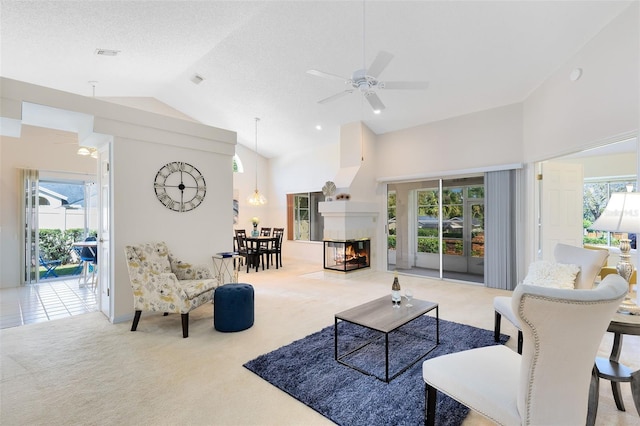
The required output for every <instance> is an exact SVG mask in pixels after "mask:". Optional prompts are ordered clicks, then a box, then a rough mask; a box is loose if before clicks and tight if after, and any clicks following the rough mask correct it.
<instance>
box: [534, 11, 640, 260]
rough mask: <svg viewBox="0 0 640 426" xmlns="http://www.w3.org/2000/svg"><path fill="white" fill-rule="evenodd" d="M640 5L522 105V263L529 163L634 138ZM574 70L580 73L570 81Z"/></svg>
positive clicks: (639, 116)
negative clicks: (524, 186)
mask: <svg viewBox="0 0 640 426" xmlns="http://www.w3.org/2000/svg"><path fill="white" fill-rule="evenodd" d="M639 6H640V5H639V3H638V2H633V4H632V5H631V6H629V8H627V9H626V10H625V11H624V12H623V13H622V14H620V15H619V16H618V17H617V18H615V19H614V20H613V21H612V22H611V23H610V24H609V25H608V26H606V27H605V28H604V29H603V30H602V31H601V32H600V33H599V34H598V35H596V36H595V37H594V38H593V39H592V40H591V41H589V42H588V43H587V44H586V45H585V46H584V47H583V48H582V49H580V51H578V52H576V54H575V55H574V56H573V57H572V58H568V59H567V62H566V63H565V64H564V65H563V66H562V67H560V68H559V69H558V70H557V71H556V72H555V73H554V74H553V75H551V76H549V78H548V79H547V80H546V81H545V82H544V83H543V84H542V85H541V86H540V87H539V88H538V89H537V90H535V91H534V92H533V93H532V94H531V95H530V96H529V97H528V98H527V99H526V100H525V101H524V125H523V129H524V135H523V141H524V144H523V146H524V150H523V161H524V162H526V163H527V164H528V165H529V166H528V167H527V171H528V172H527V175H526V177H525V179H526V188H525V200H524V206H525V209H526V212H527V217H526V230H527V234H526V236H525V238H524V240H525V242H526V243H525V244H526V248H525V254H524V256H523V257H524V258H525V259H528V260H533V259H534V258H535V251H536V227H535V223H536V218H535V215H534V212H535V209H534V206H535V203H536V199H535V194H536V180H535V173H536V170H535V167H533V163H534V162H536V161H541V160H547V159H552V158H554V157H558V156H562V155H566V154H570V153H574V152H579V151H582V150H584V149H587V148H592V147H594V146H599V145H602V144H605V143H607V142H617V141H620V140H623V139H628V138H629V137H632V136H637V135H638V128H639V121H640V109H639V107H638V101H639V98H640V85H639V80H640V68H639V64H640V36H639V22H640V20H639V19H638V18H639V16H640V12H639ZM575 68H582V69H583V74H582V77H581V78H580V79H579V80H578V81H576V82H572V81H570V80H569V74H570V73H571V70H573V69H575ZM638 155H639V153H637V152H636V158H638ZM638 161H639V160H636V164H638ZM636 174H637V167H636Z"/></svg>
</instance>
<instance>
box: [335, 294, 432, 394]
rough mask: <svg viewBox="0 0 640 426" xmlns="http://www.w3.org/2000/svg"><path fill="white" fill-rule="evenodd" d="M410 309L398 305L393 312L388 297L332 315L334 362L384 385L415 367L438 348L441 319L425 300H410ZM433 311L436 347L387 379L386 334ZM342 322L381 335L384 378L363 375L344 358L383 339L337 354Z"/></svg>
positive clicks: (374, 339)
mask: <svg viewBox="0 0 640 426" xmlns="http://www.w3.org/2000/svg"><path fill="white" fill-rule="evenodd" d="M411 304H412V305H413V306H411V307H406V306H405V305H400V307H398V308H394V307H393V305H392V303H391V296H384V297H381V298H379V299H376V300H372V301H370V302H367V303H364V304H362V305H359V306H356V307H354V308H351V309H347V310H346V311H342V312H339V313H337V314H335V325H334V345H335V346H334V349H335V351H334V353H335V359H336V361H338V362H339V363H341V364H343V365H346V366H347V367H350V368H353V369H355V370H358V371H360V372H362V373H364V374H368V375H372V376H374V377H376V378H378V379H380V380H382V381H384V382H387V383H389V382H390V381H391V380H393V379H394V378H396V377H398V376H399V375H400V374H402V373H404V372H405V371H406V370H407V369H408V368H409V367H411V366H412V365H414V364H415V363H416V362H418V361H419V360H420V359H422V358H423V357H424V356H425V355H427V354H428V353H429V352H431V351H432V350H434V349H435V348H436V347H437V346H438V344H440V318H439V312H438V304H437V303H434V302H428V301H426V300H419V299H413V300H412V301H411ZM434 309H435V312H436V316H435V319H436V339H435V341H436V343H435V345H433V346H432V347H429V349H428V350H427V351H426V352H425V353H422V354H421V355H420V356H418V357H417V358H415V359H413V360H411V361H410V362H409V364H408V365H406V366H404V367H403V368H402V369H401V370H400V371H398V372H396V373H395V374H393V375H392V376H391V377H389V334H390V333H391V332H393V331H396V330H398V329H399V328H400V327H402V326H403V325H406V324H408V323H410V322H411V321H413V320H415V319H416V318H419V317H421V316H422V315H424V314H426V313H427V312H431V311H432V310H434ZM339 321H344V322H348V323H352V324H356V325H359V326H362V327H365V328H368V329H370V330H375V331H377V332H380V333H382V334H383V335H384V339H385V342H384V347H385V374H384V377H378V376H377V375H376V374H374V373H372V372H370V371H366V370H365V369H363V368H360V367H357V366H355V365H353V364H351V363H348V362H347V361H346V360H345V357H347V356H349V355H352V354H354V353H356V352H358V351H360V350H362V349H364V348H365V347H367V346H368V345H370V344H372V343H373V342H375V341H377V340H379V339H381V338H382V337H383V336H382V335H377V336H376V337H374V338H373V339H370V340H368V341H366V342H365V343H363V344H362V345H360V346H358V347H356V348H355V349H352V350H349V351H348V352H346V353H343V354H339V353H338V322H339Z"/></svg>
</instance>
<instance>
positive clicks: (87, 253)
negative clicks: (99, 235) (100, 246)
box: [78, 237, 98, 290]
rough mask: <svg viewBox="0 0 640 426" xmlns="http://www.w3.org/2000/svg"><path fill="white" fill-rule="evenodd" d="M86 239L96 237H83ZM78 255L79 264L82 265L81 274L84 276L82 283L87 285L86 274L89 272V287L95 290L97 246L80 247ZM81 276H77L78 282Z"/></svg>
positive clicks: (90, 239) (92, 239) (93, 239)
mask: <svg viewBox="0 0 640 426" xmlns="http://www.w3.org/2000/svg"><path fill="white" fill-rule="evenodd" d="M84 241H85V242H87V241H96V237H87V238H85V239H84ZM79 249H80V250H78V255H79V257H80V264H81V265H82V274H83V276H84V285H85V286H86V285H87V274H89V273H91V288H92V289H93V290H95V287H96V286H95V278H96V269H97V267H98V256H97V248H92V247H80V248H79ZM81 279H82V277H80V278H78V282H79V281H80V280H81Z"/></svg>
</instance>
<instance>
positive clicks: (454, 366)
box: [422, 275, 628, 425]
mask: <svg viewBox="0 0 640 426" xmlns="http://www.w3.org/2000/svg"><path fill="white" fill-rule="evenodd" d="M627 289H628V286H627V283H626V282H625V280H624V279H623V278H622V277H620V276H618V275H610V276H608V277H607V278H605V279H604V280H603V281H602V282H601V283H600V284H599V285H598V286H597V287H596V288H595V289H593V290H580V289H578V290H571V289H560V288H550V287H541V286H535V285H525V284H520V285H518V287H516V289H515V290H514V292H513V296H512V297H511V306H512V309H513V312H515V313H516V317H517V319H518V321H519V323H520V324H521V326H522V332H523V334H524V337H525V339H526V341H527V342H530V343H528V344H527V345H525V346H524V348H523V349H524V350H523V353H522V355H520V354H518V353H516V352H515V351H513V350H511V349H510V348H508V347H506V346H503V345H496V346H488V347H483V348H478V349H471V350H467V351H462V352H457V353H452V354H447V355H442V356H440V357H436V358H432V359H429V360H426V361H424V362H423V364H422V376H423V379H424V381H425V408H426V413H425V415H426V418H425V420H426V423H427V424H428V425H433V424H434V420H435V407H436V403H435V401H436V393H437V390H439V391H440V392H442V393H444V394H446V395H448V396H450V397H451V398H453V399H455V400H456V401H458V402H460V403H462V404H463V405H466V406H467V407H469V408H471V409H473V410H475V411H477V412H478V413H480V414H482V415H483V416H485V417H487V418H489V419H490V420H492V421H494V422H496V423H498V424H502V425H584V424H585V423H586V421H587V412H588V401H589V391H590V385H591V381H592V371H593V366H594V360H595V357H596V354H597V351H598V347H599V346H600V343H601V341H602V337H603V335H604V333H605V331H606V330H607V327H608V325H609V323H610V321H611V318H612V317H613V315H614V314H615V312H616V309H617V308H618V305H619V304H620V302H621V301H622V299H623V297H624V296H625V294H626V293H627Z"/></svg>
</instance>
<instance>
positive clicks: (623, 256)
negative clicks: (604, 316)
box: [591, 192, 640, 314]
mask: <svg viewBox="0 0 640 426" xmlns="http://www.w3.org/2000/svg"><path fill="white" fill-rule="evenodd" d="M591 229H594V230H598V231H609V232H619V233H627V234H638V233H640V192H614V193H613V194H611V198H610V199H609V202H608V203H607V207H605V209H604V211H603V212H602V214H601V215H600V217H599V218H598V219H597V220H596V221H595V222H594V223H593V225H591ZM630 250H631V240H629V238H628V235H627V238H621V239H620V261H619V262H618V265H617V266H616V269H617V271H618V275H620V276H622V277H623V278H624V279H625V280H626V281H627V283H628V284H629V292H628V293H627V296H626V297H625V299H624V301H623V302H622V305H620V309H619V311H620V312H629V313H635V314H640V307H638V305H636V303H634V301H633V299H632V298H631V291H632V285H631V283H630V282H629V281H630V280H631V274H632V273H633V264H632V263H631V262H630V255H629V251H630Z"/></svg>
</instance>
